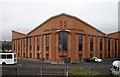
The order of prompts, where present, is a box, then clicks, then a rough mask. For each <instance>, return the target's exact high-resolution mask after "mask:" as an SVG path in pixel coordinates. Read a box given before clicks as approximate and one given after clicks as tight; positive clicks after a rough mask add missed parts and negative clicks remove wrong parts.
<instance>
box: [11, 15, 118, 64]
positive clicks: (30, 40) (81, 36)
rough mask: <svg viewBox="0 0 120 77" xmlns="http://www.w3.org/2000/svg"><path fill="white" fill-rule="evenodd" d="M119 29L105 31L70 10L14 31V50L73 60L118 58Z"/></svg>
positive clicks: (21, 54)
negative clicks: (30, 29)
mask: <svg viewBox="0 0 120 77" xmlns="http://www.w3.org/2000/svg"><path fill="white" fill-rule="evenodd" d="M118 40H119V38H118V32H115V33H111V34H108V35H106V34H105V33H103V32H102V31H100V30H98V29H96V28H94V27H93V26H91V25H90V24H88V23H86V22H84V21H82V20H81V19H79V18H77V17H75V16H71V15H68V14H64V13H63V14H60V15H57V16H53V17H51V18H50V19H48V20H46V21H45V22H43V23H42V24H41V25H39V26H38V27H36V28H35V29H33V30H32V31H30V32H29V33H28V34H23V33H20V32H17V31H12V50H13V52H16V53H17V56H18V57H20V58H30V59H38V60H45V61H50V62H63V61H64V58H65V57H70V60H71V62H79V61H80V60H83V58H87V57H91V56H97V57H98V58H118V57H120V55H118V53H119V54H120V52H118Z"/></svg>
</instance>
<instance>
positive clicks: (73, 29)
mask: <svg viewBox="0 0 120 77" xmlns="http://www.w3.org/2000/svg"><path fill="white" fill-rule="evenodd" d="M56 30H61V29H59V28H52V29H45V30H44V32H50V31H56ZM66 30H70V31H79V32H84V30H82V29H75V28H67V29H66Z"/></svg>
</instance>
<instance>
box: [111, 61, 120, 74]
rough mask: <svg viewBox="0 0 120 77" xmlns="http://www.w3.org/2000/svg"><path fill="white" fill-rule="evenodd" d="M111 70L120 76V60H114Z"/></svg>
mask: <svg viewBox="0 0 120 77" xmlns="http://www.w3.org/2000/svg"><path fill="white" fill-rule="evenodd" d="M110 70H111V73H112V74H113V75H119V76H120V61H114V62H113V63H112V67H111V69H110Z"/></svg>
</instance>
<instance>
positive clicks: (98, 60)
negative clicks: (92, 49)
mask: <svg viewBox="0 0 120 77" xmlns="http://www.w3.org/2000/svg"><path fill="white" fill-rule="evenodd" d="M92 58H93V59H94V60H95V62H97V63H102V59H98V58H97V57H92Z"/></svg>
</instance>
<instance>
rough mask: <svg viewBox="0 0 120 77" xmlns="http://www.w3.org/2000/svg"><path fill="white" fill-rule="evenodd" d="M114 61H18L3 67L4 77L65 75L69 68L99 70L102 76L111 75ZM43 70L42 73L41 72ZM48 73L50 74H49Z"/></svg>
mask: <svg viewBox="0 0 120 77" xmlns="http://www.w3.org/2000/svg"><path fill="white" fill-rule="evenodd" d="M112 62H113V60H104V61H103V63H84V62H81V63H78V64H50V63H45V62H40V61H32V60H26V59H18V63H17V64H16V65H3V66H2V75H3V76H4V75H43V74H54V73H55V74H56V73H59V74H65V75H67V69H69V68H85V69H88V70H90V71H92V70H98V71H100V72H101V75H110V67H111V64H112ZM41 70H42V71H41ZM47 71H48V72H49V73H47Z"/></svg>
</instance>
